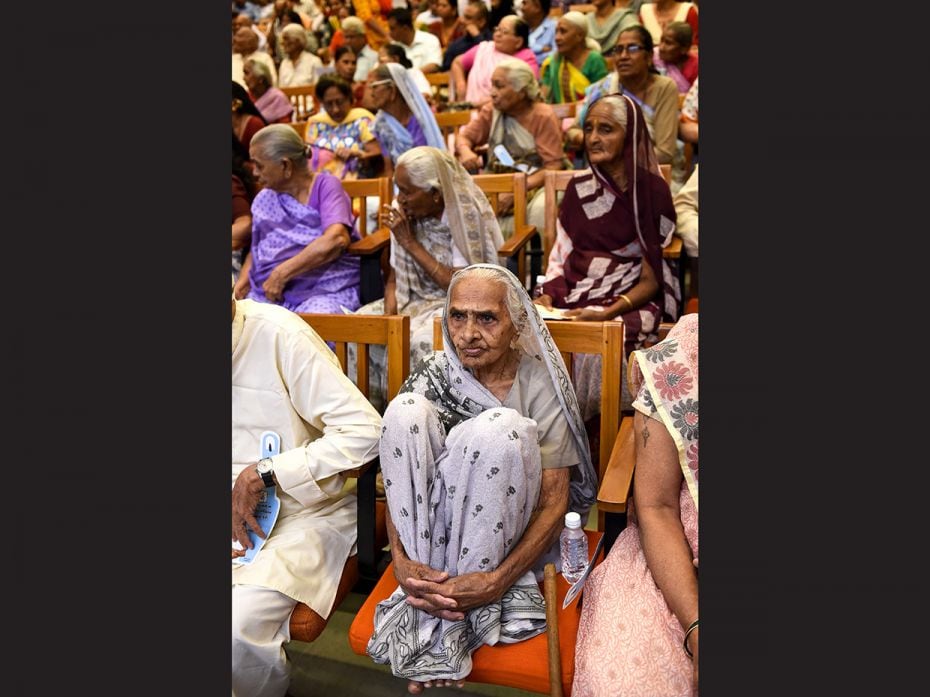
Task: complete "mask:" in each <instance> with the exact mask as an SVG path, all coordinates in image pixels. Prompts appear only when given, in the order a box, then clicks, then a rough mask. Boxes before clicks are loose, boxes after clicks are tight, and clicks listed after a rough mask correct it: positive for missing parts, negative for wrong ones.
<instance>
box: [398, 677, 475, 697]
mask: <svg viewBox="0 0 930 697" xmlns="http://www.w3.org/2000/svg"><path fill="white" fill-rule="evenodd" d="M425 687H458V688H462V687H465V681H464V680H427V681H426V682H418V681H416V680H411V681H409V682H408V683H407V692H409V693H410V694H412V695H418V694H420V693H421V692H423V688H425Z"/></svg>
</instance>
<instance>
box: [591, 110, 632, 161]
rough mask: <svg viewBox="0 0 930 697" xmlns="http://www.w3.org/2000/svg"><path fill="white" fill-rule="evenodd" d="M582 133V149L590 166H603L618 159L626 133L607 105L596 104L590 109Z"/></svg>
mask: <svg viewBox="0 0 930 697" xmlns="http://www.w3.org/2000/svg"><path fill="white" fill-rule="evenodd" d="M583 131H584V149H585V152H586V153H587V155H588V161H589V162H590V163H591V164H592V165H603V164H606V163H608V162H613V161H615V160H619V159H620V157H621V156H622V153H623V142H624V140H625V139H626V132H625V131H624V130H623V127H622V126H621V125H620V122H619V121H617V119H616V118H614V116H613V113H612V112H611V109H610V107H609V106H608V105H607V104H605V103H604V102H597V103H596V104H595V105H594V106H593V107H591V110H590V111H588V116H587V118H586V119H585V122H584V128H583Z"/></svg>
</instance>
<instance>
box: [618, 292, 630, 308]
mask: <svg viewBox="0 0 930 697" xmlns="http://www.w3.org/2000/svg"><path fill="white" fill-rule="evenodd" d="M620 299H621V300H626V304H627V305H629V306H630V309H631V310H632V309H633V301H632V300H630V299H629V298H628V297H626V295H624V294H623V293H620Z"/></svg>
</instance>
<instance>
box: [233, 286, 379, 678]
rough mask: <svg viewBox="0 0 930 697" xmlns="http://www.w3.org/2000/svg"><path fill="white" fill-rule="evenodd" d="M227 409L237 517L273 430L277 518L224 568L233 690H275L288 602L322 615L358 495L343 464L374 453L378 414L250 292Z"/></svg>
mask: <svg viewBox="0 0 930 697" xmlns="http://www.w3.org/2000/svg"><path fill="white" fill-rule="evenodd" d="M232 412H233V413H232V417H233V418H232V478H233V495H232V498H233V521H234V522H233V525H234V526H238V525H240V524H241V516H238V517H237V513H236V510H237V504H236V502H237V501H242V500H243V497H248V496H250V495H254V492H256V491H258V492H261V491H264V483H263V482H262V477H261V475H259V474H258V472H257V471H256V462H257V460H258V459H259V456H260V444H259V438H260V435H261V433H262V432H263V431H267V430H271V431H274V432H275V433H277V434H278V435H279V436H280V438H281V449H280V454H279V455H275V456H273V457H272V458H271V461H272V469H273V475H272V476H273V478H274V481H275V483H276V490H277V495H278V497H279V498H280V500H281V509H280V512H279V514H278V519H277V522H276V523H275V525H274V528H273V529H272V531H271V534H270V535H269V536H268V539H267V541H266V542H265V545H264V546H263V547H262V549H261V550H260V551H259V553H258V555H257V556H256V557H255V559H254V561H253V562H252V563H251V564H248V565H243V566H240V567H238V568H234V569H233V572H232V603H233V605H232V615H233V633H232V646H233V652H232V655H233V666H232V667H233V671H232V672H233V682H232V684H233V695H239V697H265V696H269V697H270V696H272V695H275V696H278V697H280V696H282V695H284V694H285V693H286V692H287V687H288V683H289V673H290V670H289V666H288V662H287V657H286V655H285V653H284V648H283V644H284V642H286V641H288V640H289V638H290V635H289V630H288V626H289V620H290V615H291V612H292V610H293V609H294V606H295V605H296V603H297V602H302V603H306V604H307V605H309V606H310V607H311V608H312V609H313V610H314V611H315V612H317V613H318V614H319V615H320V616H322V617H328V616H329V613H330V612H331V610H332V609H333V608H332V604H333V599H334V597H335V594H336V588H337V586H338V584H339V579H340V576H341V575H342V568H343V566H344V565H345V562H346V559H347V558H348V557H349V556H350V555H351V554H352V553H354V551H355V543H356V520H357V519H356V511H357V507H356V506H357V504H356V497H355V494H354V493H352V492H348V493H347V492H346V491H344V487H343V485H344V484H345V479H346V477H345V474H344V473H345V471H346V470H351V469H354V468H356V467H359V466H361V465H362V464H364V463H365V462H367V461H369V460H371V459H372V458H373V457H374V456H375V455H376V454H377V452H378V440H379V437H380V432H381V417H380V416H379V415H378V412H377V411H375V409H374V408H373V407H372V406H371V405H370V404H369V403H368V401H367V400H366V399H365V397H364V396H363V395H362V394H361V392H359V391H358V389H357V388H356V387H355V385H354V384H353V383H352V382H351V381H350V380H349V379H348V378H347V377H345V375H343V373H342V371H341V369H340V367H339V361H338V359H337V358H336V356H335V355H334V354H333V353H332V351H330V349H329V347H328V346H327V345H326V344H325V343H324V342H323V341H322V339H320V337H319V335H317V334H316V332H314V331H313V329H312V328H310V326H309V325H308V324H307V323H306V322H304V321H303V320H302V319H301V318H300V317H298V316H297V315H296V314H294V313H292V312H290V311H289V310H286V309H284V308H283V307H280V306H278V305H272V304H268V303H257V302H254V301H252V300H238V301H234V302H233V320H232ZM250 492H251V493H250ZM245 500H250V499H245ZM233 537H234V538H235V537H236V535H235V531H234V535H233Z"/></svg>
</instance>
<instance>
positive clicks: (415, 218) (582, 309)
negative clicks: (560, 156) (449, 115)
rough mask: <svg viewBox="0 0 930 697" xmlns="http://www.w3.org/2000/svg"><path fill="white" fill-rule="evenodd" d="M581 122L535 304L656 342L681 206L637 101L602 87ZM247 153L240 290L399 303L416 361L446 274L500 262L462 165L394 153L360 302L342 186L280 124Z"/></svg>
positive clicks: (288, 302) (429, 155)
mask: <svg viewBox="0 0 930 697" xmlns="http://www.w3.org/2000/svg"><path fill="white" fill-rule="evenodd" d="M474 123H478V122H477V121H476V122H474ZM585 127H586V129H587V135H586V156H587V158H588V161H589V162H590V164H591V165H592V168H591V170H590V171H588V172H587V173H585V172H579V174H578V175H577V176H575V177H574V178H572V180H571V182H570V184H569V186H568V189H567V191H566V194H565V198H564V199H563V200H562V201H561V203H560V204H559V206H558V210H559V213H558V217H559V224H558V225H557V226H556V230H555V236H554V239H553V240H551V244H547V245H546V248H547V251H548V252H549V253H548V258H547V259H546V260H545V270H546V280H545V282H544V283H543V284H542V285H541V288H540V290H541V295H540V297H539V298H538V302H540V303H541V304H544V305H547V306H549V307H550V308H552V307H556V308H560V309H562V310H565V311H566V314H567V316H568V317H578V318H580V319H594V318H597V319H609V318H611V317H614V316H622V318H623V319H624V321H625V323H626V325H627V327H628V332H627V334H628V337H627V349H626V354H629V353H630V352H631V351H632V350H633V349H635V348H640V347H641V346H642V345H643V342H645V341H650V340H654V339H655V332H656V331H657V329H658V326H659V324H660V322H661V321H662V320H663V319H668V320H671V321H674V319H676V317H677V313H678V309H679V306H680V303H681V288H680V285H679V282H678V278H677V274H676V273H674V272H673V269H671V268H669V264H668V263H667V261H666V260H664V259H663V254H662V250H663V248H664V247H665V246H666V245H668V244H669V242H670V241H671V239H672V234H673V232H674V230H675V221H676V219H677V213H676V211H675V205H674V202H673V199H672V196H671V193H670V190H669V187H668V184H667V183H666V182H665V180H664V179H663V177H662V176H661V175H660V174H659V171H658V166H657V163H656V160H655V153H654V149H653V147H652V146H651V143H650V141H649V138H648V135H647V131H646V129H645V128H644V126H643V116H642V112H641V110H640V109H639V106H638V105H637V104H636V102H635V101H633V100H632V99H629V98H628V97H625V96H622V95H605V96H604V97H602V98H601V99H599V100H597V101H596V102H595V103H594V105H593V106H592V108H591V110H590V111H589V113H588V114H587V115H586V117H585ZM625 134H629V135H628V136H626V135H625ZM311 151H312V149H311ZM251 155H252V158H251V159H252V162H253V163H254V165H255V167H256V170H257V172H258V180H259V182H260V183H261V185H262V186H263V187H264V188H263V190H262V191H260V192H259V194H258V195H257V196H256V197H255V199H254V201H252V204H251V206H250V208H249V211H248V212H249V214H250V215H251V234H250V240H249V243H248V244H249V247H250V252H249V253H248V254H247V255H246V257H245V260H244V266H243V268H242V270H241V271H240V272H239V275H238V280H237V281H236V289H235V292H236V295H237V297H246V296H247V295H248V296H249V297H252V298H253V299H258V300H264V301H270V302H276V303H281V304H284V305H285V306H286V307H288V308H289V309H292V310H294V311H297V312H341V311H359V312H361V313H363V314H381V313H385V312H386V313H387V314H393V313H394V312H395V311H400V312H401V313H402V314H406V315H410V316H411V317H412V328H413V336H414V337H415V338H417V337H419V339H422V341H420V340H419V339H417V340H415V341H413V342H412V353H413V360H414V361H415V360H416V359H417V358H418V357H419V355H420V352H421V349H420V348H419V347H420V346H422V347H423V349H422V350H423V351H428V350H429V344H430V341H429V338H430V330H429V321H430V320H431V317H432V315H433V314H435V311H436V310H437V307H438V304H439V303H440V302H441V299H442V298H443V297H444V294H445V290H446V288H447V285H448V278H449V276H450V275H451V272H452V269H454V268H456V267H459V266H464V265H466V264H470V263H479V262H486V263H496V262H497V259H498V254H499V251H498V250H500V248H501V247H502V245H503V242H504V234H503V232H502V227H503V224H502V222H503V221H502V220H501V219H500V217H499V211H495V210H493V209H492V207H491V205H490V203H489V202H488V200H487V198H486V197H485V196H484V194H483V193H482V192H481V191H480V190H479V189H478V188H477V187H476V186H475V184H474V183H473V182H472V181H471V179H470V177H469V176H468V173H467V171H466V169H465V167H464V166H463V165H462V164H461V163H460V162H458V161H456V160H455V159H454V158H453V157H452V156H451V155H449V154H448V153H446V152H444V151H443V150H442V149H441V148H435V147H431V146H419V147H415V148H411V149H403V150H402V154H401V155H399V157H398V163H404V164H403V166H400V164H398V166H397V167H396V169H395V171H394V183H395V187H396V191H397V200H396V204H395V205H393V206H387V205H385V207H384V210H383V211H382V212H381V213H382V216H381V217H382V219H383V221H384V222H385V224H386V225H387V226H388V227H389V228H390V230H391V238H392V244H391V246H390V255H391V259H390V264H389V265H388V268H387V276H386V278H385V283H384V286H385V293H384V296H385V297H384V299H383V300H381V301H376V303H375V304H371V305H369V306H366V307H364V308H362V309H359V305H360V298H359V284H360V271H359V259H358V258H357V257H353V256H351V255H348V254H346V253H345V250H346V247H348V245H349V244H350V243H351V242H352V241H353V240H357V239H358V232H357V230H356V228H355V225H354V222H355V218H354V215H353V211H352V208H351V202H350V201H349V197H348V196H347V195H346V193H345V191H344V190H343V187H342V186H341V184H340V182H339V180H338V179H336V177H334V176H331V175H330V174H329V173H328V172H326V171H323V172H320V173H318V174H315V173H314V171H313V168H312V167H310V166H309V165H310V164H311V163H312V155H311V156H310V158H309V161H308V157H307V154H306V144H305V143H304V142H303V141H302V139H300V137H299V136H298V135H297V133H296V132H295V131H294V130H293V129H292V128H290V127H289V126H284V125H273V126H269V127H266V128H264V129H263V130H262V131H260V132H259V134H257V135H256V136H255V138H254V139H253V142H252V148H251ZM466 164H467V162H466ZM535 174H538V175H540V178H541V175H542V174H543V172H542V171H539V172H537V173H535ZM531 178H532V176H531V177H530V178H528V179H531ZM527 184H528V186H529V185H530V183H529V181H528V183H527ZM541 191H542V189H540V192H541ZM537 197H538V198H539V199H542V198H543V196H541V195H540V194H537ZM242 198H243V197H242V196H241V195H240V196H239V197H238V200H239V201H240V206H241V208H242V210H240V211H239V216H238V217H237V214H236V213H235V212H234V237H236V236H238V241H237V240H236V239H234V247H236V246H238V247H239V248H240V250H241V249H242V248H243V247H244V246H245V241H244V239H243V238H244V235H243V234H242V228H243V227H244V222H240V223H236V222H235V221H236V220H239V218H242V217H243V216H244V215H245V214H246V212H245V210H244V208H245V206H244V205H242ZM634 200H635V203H634ZM531 206H532V203H530V205H528V206H527V210H528V211H529V209H530V208H531ZM527 219H528V220H529V222H530V224H532V220H531V219H529V217H528V216H527ZM542 227H543V226H541V225H540V226H539V229H541V228H542ZM421 334H422V336H421ZM595 401H596V400H595Z"/></svg>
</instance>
